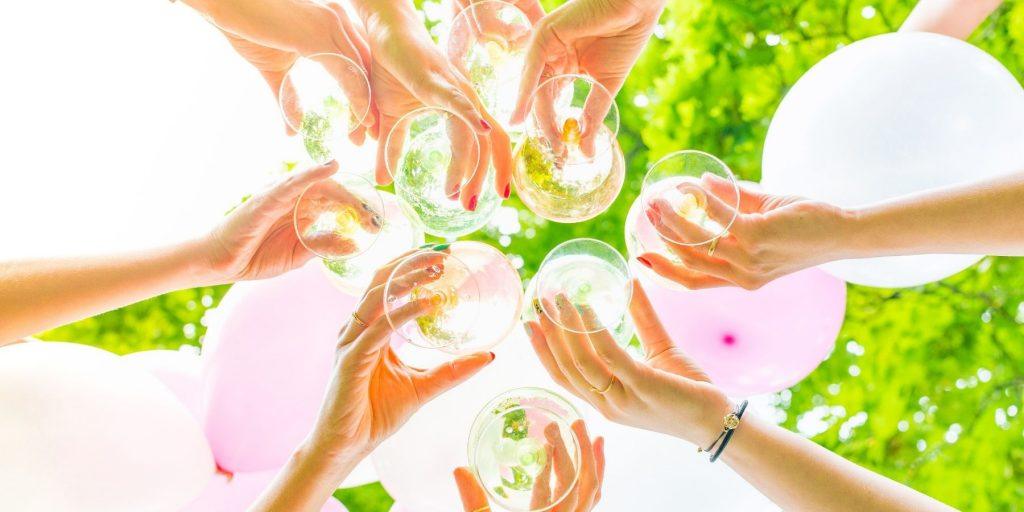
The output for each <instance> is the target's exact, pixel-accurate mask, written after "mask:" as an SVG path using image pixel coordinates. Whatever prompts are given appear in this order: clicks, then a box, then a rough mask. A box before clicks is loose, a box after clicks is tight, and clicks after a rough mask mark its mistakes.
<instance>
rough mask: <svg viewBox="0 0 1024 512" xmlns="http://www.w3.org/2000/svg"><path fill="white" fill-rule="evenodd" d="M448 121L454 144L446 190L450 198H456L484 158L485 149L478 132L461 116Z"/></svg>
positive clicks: (450, 136) (449, 136) (445, 185)
mask: <svg viewBox="0 0 1024 512" xmlns="http://www.w3.org/2000/svg"><path fill="white" fill-rule="evenodd" d="M446 123H447V130H448V140H450V141H451V145H452V158H451V161H450V162H448V174H447V176H446V178H445V184H444V192H445V195H446V196H448V198H449V199H455V198H456V197H459V194H460V192H461V191H462V185H463V182H464V180H465V179H466V178H467V177H468V176H470V175H472V174H474V172H475V169H476V168H477V166H478V165H479V163H480V160H482V155H481V153H483V149H482V148H481V147H480V145H479V142H478V138H477V136H476V133H474V132H473V130H472V128H471V127H470V126H469V125H468V124H466V123H465V122H463V120H462V118H461V117H458V116H453V117H450V118H449V119H447V121H446Z"/></svg>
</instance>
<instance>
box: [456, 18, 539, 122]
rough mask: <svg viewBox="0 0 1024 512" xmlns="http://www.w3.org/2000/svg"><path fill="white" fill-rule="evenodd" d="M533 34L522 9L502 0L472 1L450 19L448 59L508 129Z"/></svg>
mask: <svg viewBox="0 0 1024 512" xmlns="http://www.w3.org/2000/svg"><path fill="white" fill-rule="evenodd" d="M532 33H533V25H532V24H531V23H530V19H529V18H528V17H527V16H526V14H524V13H523V11H521V10H519V8H518V7H516V6H514V5H512V4H510V3H507V2H502V1H500V0H483V1H481V2H473V3H470V4H469V5H468V6H466V7H465V8H464V9H462V11H460V12H459V14H457V15H456V16H455V18H454V19H452V24H451V28H450V30H449V32H448V43H447V45H446V50H447V55H448V60H449V61H451V63H452V64H453V65H454V66H455V67H456V69H458V70H460V71H461V72H462V74H463V76H465V77H466V79H467V80H469V82H470V83H471V84H473V89H474V90H476V93H477V96H479V97H480V100H481V101H482V102H483V104H484V107H485V108H486V109H487V111H488V112H491V113H492V114H493V115H494V117H495V118H496V119H498V120H499V121H500V122H501V123H502V124H503V125H505V126H506V128H508V127H509V126H508V125H509V120H510V118H511V117H512V112H513V111H514V110H515V106H516V97H517V96H518V95H519V81H520V80H521V79H522V76H523V67H524V66H525V65H526V47H527V43H529V40H530V35H531V34H532Z"/></svg>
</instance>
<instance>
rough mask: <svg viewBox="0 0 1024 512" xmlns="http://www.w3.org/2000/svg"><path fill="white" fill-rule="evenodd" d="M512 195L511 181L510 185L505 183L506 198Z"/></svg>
mask: <svg viewBox="0 0 1024 512" xmlns="http://www.w3.org/2000/svg"><path fill="white" fill-rule="evenodd" d="M510 195H512V184H511V183H509V184H508V185H505V194H504V196H505V199H508V196H510Z"/></svg>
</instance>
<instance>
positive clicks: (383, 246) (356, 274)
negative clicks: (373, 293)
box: [322, 191, 424, 297]
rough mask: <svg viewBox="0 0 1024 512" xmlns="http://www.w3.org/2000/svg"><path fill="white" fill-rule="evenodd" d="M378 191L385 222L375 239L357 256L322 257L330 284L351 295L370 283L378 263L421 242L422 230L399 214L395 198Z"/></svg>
mask: <svg viewBox="0 0 1024 512" xmlns="http://www.w3.org/2000/svg"><path fill="white" fill-rule="evenodd" d="M378 194H380V197H381V200H382V203H383V207H384V215H383V218H384V225H383V226H382V227H381V231H380V235H379V236H378V238H377V241H376V242H374V244H373V245H371V246H370V247H369V249H367V250H366V252H363V253H362V254H359V255H358V256H354V257H352V258H349V259H334V260H329V259H325V260H322V261H323V266H324V270H325V271H326V273H327V279H328V280H329V281H330V282H331V284H333V285H334V286H335V287H336V288H338V289H339V290H341V291H343V292H345V293H347V294H349V295H352V296H354V297H358V296H361V295H362V294H363V291H364V290H366V288H367V287H368V286H369V285H370V282H371V281H372V280H373V276H374V273H375V272H376V269H377V267H378V266H379V265H380V262H382V261H391V260H393V259H395V258H397V257H398V256H400V255H402V254H404V253H406V252H407V251H409V250H411V249H415V248H417V247H420V246H422V245H423V242H424V237H423V231H421V230H420V229H419V228H417V227H416V226H415V225H414V224H413V223H412V221H410V220H409V218H408V217H406V216H405V215H404V214H402V209H401V207H400V206H399V205H398V198H396V197H395V196H394V194H390V193H388V192H384V191H378Z"/></svg>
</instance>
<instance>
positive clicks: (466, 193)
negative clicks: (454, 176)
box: [459, 137, 491, 212]
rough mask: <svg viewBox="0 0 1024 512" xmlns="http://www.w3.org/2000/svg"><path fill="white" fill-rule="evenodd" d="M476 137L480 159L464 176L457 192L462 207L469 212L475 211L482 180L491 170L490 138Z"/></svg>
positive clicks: (482, 183)
mask: <svg viewBox="0 0 1024 512" xmlns="http://www.w3.org/2000/svg"><path fill="white" fill-rule="evenodd" d="M476 139H477V142H478V143H479V144H480V159H479V160H477V162H476V165H475V166H473V167H471V168H470V170H469V171H468V173H467V174H466V176H465V177H464V180H465V181H464V185H463V186H462V191H461V192H460V193H459V198H460V199H461V200H462V207H463V208H465V209H466V210H468V211H471V212H472V211H476V207H477V203H478V202H479V200H480V193H481V192H482V191H483V188H484V180H485V179H487V174H488V173H489V172H490V170H491V140H490V139H489V138H488V137H477V138H476ZM470 173H471V174H470Z"/></svg>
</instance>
